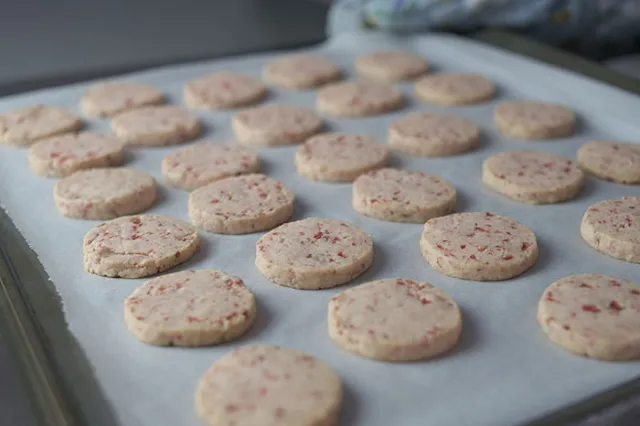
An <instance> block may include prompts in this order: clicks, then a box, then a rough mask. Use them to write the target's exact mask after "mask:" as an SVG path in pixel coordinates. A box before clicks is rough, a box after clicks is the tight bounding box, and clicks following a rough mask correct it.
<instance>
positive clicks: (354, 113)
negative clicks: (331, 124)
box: [316, 81, 404, 117]
mask: <svg viewBox="0 0 640 426" xmlns="http://www.w3.org/2000/svg"><path fill="white" fill-rule="evenodd" d="M403 105H404V96H403V94H402V92H400V91H399V90H398V89H395V88H393V87H392V86H390V85H387V84H384V83H375V82H371V81H343V82H340V83H333V84H329V85H327V86H325V87H323V88H321V89H320V90H319V91H318V97H317V99H316V109H317V110H318V111H320V112H322V113H324V114H327V115H332V116H336V117H363V116H367V115H377V114H382V113H385V112H389V111H395V110H397V109H400V108H402V106H403Z"/></svg>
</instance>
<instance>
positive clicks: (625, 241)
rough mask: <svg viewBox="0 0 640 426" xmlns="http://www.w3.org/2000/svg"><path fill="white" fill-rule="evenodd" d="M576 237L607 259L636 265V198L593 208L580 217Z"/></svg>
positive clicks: (639, 203) (639, 228)
mask: <svg viewBox="0 0 640 426" xmlns="http://www.w3.org/2000/svg"><path fill="white" fill-rule="evenodd" d="M580 234H581V235H582V238H583V239H584V240H585V241H586V242H587V244H589V245H590V246H591V247H593V248H594V249H596V250H598V251H599V252H601V253H604V254H606V255H607V256H611V257H613V258H615V259H620V260H624V261H627V262H632V263H640V197H623V198H619V199H615V200H604V201H600V202H599V203H596V204H593V205H592V206H590V207H589V208H588V209H587V211H586V213H585V214H584V216H583V217H582V224H581V225H580Z"/></svg>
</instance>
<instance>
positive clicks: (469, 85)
mask: <svg viewBox="0 0 640 426" xmlns="http://www.w3.org/2000/svg"><path fill="white" fill-rule="evenodd" d="M415 89H416V95H418V98H420V99H421V100H423V101H424V102H427V103H432V104H437V105H449V106H455V105H470V104H476V103H478V102H482V101H486V100H488V99H491V98H493V96H494V95H495V93H496V87H495V85H494V84H493V83H492V82H491V81H489V80H487V79H486V78H484V77H483V76H481V75H479V74H468V73H447V72H441V73H436V74H431V75H428V76H426V77H422V78H421V79H420V80H418V81H417V82H416V87H415Z"/></svg>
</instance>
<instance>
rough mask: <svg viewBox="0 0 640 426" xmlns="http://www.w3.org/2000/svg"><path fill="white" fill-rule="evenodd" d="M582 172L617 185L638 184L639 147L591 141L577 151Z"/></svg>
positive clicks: (639, 167)
mask: <svg viewBox="0 0 640 426" xmlns="http://www.w3.org/2000/svg"><path fill="white" fill-rule="evenodd" d="M578 162H579V163H580V167H582V169H583V170H585V171H587V172H589V173H591V174H592V175H594V176H597V177H599V178H601V179H607V180H611V181H614V182H618V183H640V145H639V144H634V143H622V142H610V141H592V142H588V143H586V144H584V145H582V146H581V147H580V149H579V150H578Z"/></svg>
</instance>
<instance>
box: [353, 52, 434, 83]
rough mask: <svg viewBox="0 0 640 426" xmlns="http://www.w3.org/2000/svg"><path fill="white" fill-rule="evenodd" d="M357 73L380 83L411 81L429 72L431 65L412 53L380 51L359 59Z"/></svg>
mask: <svg viewBox="0 0 640 426" xmlns="http://www.w3.org/2000/svg"><path fill="white" fill-rule="evenodd" d="M356 71H357V72H358V74H360V75H361V76H363V77H367V78H370V79H374V80H380V81H389V82H391V81H399V80H411V79H414V78H416V77H419V76H421V75H422V74H425V73H426V72H427V71H429V63H428V62H427V60H426V59H424V58H423V57H422V56H419V55H416V54H414V53H410V52H402V51H379V52H373V53H368V54H365V55H362V56H360V57H358V59H356Z"/></svg>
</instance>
